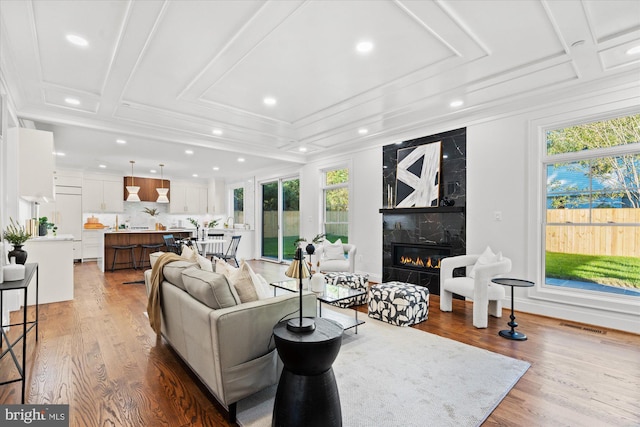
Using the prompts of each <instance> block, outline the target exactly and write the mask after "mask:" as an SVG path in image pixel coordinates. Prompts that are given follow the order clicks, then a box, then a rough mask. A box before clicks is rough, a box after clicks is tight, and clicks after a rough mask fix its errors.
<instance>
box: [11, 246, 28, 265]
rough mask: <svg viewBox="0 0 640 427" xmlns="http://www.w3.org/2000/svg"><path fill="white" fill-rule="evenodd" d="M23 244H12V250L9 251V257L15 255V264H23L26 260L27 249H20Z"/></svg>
mask: <svg viewBox="0 0 640 427" xmlns="http://www.w3.org/2000/svg"><path fill="white" fill-rule="evenodd" d="M22 246H23V245H13V250H11V251H9V254H8V256H9V259H11V257H15V259H16V264H23V265H24V263H25V262H27V251H25V250H24V249H22Z"/></svg>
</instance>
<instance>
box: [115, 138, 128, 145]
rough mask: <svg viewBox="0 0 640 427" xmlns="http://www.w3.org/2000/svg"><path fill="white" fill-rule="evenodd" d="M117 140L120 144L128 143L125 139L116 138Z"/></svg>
mask: <svg viewBox="0 0 640 427" xmlns="http://www.w3.org/2000/svg"><path fill="white" fill-rule="evenodd" d="M116 142H117V143H118V144H126V143H127V141H125V140H124V139H116Z"/></svg>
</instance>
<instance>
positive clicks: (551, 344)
mask: <svg viewBox="0 0 640 427" xmlns="http://www.w3.org/2000/svg"><path fill="white" fill-rule="evenodd" d="M251 264H252V266H253V267H254V270H255V271H256V272H259V273H262V274H263V275H264V276H265V278H266V279H267V280H269V281H275V280H279V279H284V278H285V276H284V271H285V267H283V266H282V265H278V264H271V263H264V262H257V261H252V262H251ZM74 271H75V299H74V300H73V301H68V302H62V303H54V304H45V305H42V306H41V307H40V337H39V341H38V342H37V343H36V342H35V340H34V335H33V332H32V333H31V334H30V335H29V337H28V341H27V342H28V348H27V353H28V355H27V402H28V403H38V404H48V403H49V404H53V403H65V404H70V409H71V425H72V426H78V427H89V426H91V427H92V426H100V427H103V426H104V427H106V426H154V427H155V426H171V427H181V426H228V425H229V424H228V423H227V421H226V419H225V417H226V413H225V412H224V411H223V410H222V409H221V407H220V406H219V405H218V404H217V403H215V402H214V401H213V398H212V397H211V396H210V395H209V394H208V392H207V391H206V390H205V389H204V388H203V387H202V386H201V385H200V384H199V382H198V381H197V380H196V379H195V378H194V376H193V375H192V374H191V373H190V372H189V370H188V368H186V366H185V365H183V364H182V363H181V362H180V361H179V359H178V357H177V356H176V355H175V353H173V351H172V350H171V349H170V348H169V347H168V346H167V344H166V343H165V342H163V341H162V340H156V337H155V335H154V333H153V332H152V330H151V328H150V327H149V324H148V319H147V317H146V316H145V315H144V312H145V310H146V295H145V289H144V285H124V284H122V282H126V281H132V280H138V279H141V278H142V273H141V272H140V271H133V270H126V271H119V272H115V273H105V274H104V275H103V274H102V273H100V272H99V271H98V269H97V267H96V264H95V263H91V262H90V263H83V264H76V265H75V267H74ZM430 304H431V307H430V311H429V319H428V320H427V321H426V322H423V323H422V324H420V325H419V326H418V327H417V328H418V329H420V330H423V331H426V332H429V333H433V334H437V335H440V336H443V337H447V338H451V339H454V340H456V341H460V342H463V343H466V344H470V345H473V346H476V347H480V348H484V349H487V350H489V351H493V352H496V353H500V354H504V355H507V356H511V357H515V358H518V359H523V360H526V361H528V362H530V363H531V368H530V369H529V370H528V371H527V373H525V375H524V376H523V377H522V378H521V379H520V381H518V383H517V384H516V385H515V387H514V388H513V389H512V390H511V392H510V393H509V394H508V395H507V396H506V397H505V398H504V400H503V401H502V402H501V403H500V405H498V407H497V408H496V409H495V410H494V411H493V413H492V414H491V415H490V416H489V418H488V419H487V421H486V422H485V423H484V425H485V426H638V425H640V406H639V405H640V404H639V402H640V336H639V335H633V334H629V333H623V332H619V331H613V330H606V329H602V328H599V327H593V328H592V327H588V326H587V325H581V324H577V323H575V322H567V321H563V320H559V319H553V318H547V317H541V316H535V315H530V314H526V313H516V316H517V322H518V323H519V324H520V328H519V329H521V330H522V332H525V333H526V334H527V335H528V337H529V340H528V341H525V342H512V341H508V340H506V339H503V338H501V337H499V336H498V335H497V334H498V331H499V330H501V329H505V328H506V322H507V321H508V313H507V311H506V310H505V313H504V316H503V317H502V318H501V319H495V318H490V319H489V327H488V328H487V329H476V328H474V327H473V326H472V324H471V319H472V311H471V307H472V306H471V304H470V303H465V302H462V301H458V300H455V301H454V311H453V312H452V313H442V312H440V310H439V309H438V304H439V301H438V297H437V296H431V300H430ZM361 310H362V311H363V312H365V313H366V307H364V306H363V307H362V308H361ZM365 320H368V321H373V320H371V319H368V318H366V319H365ZM360 331H361V332H360V333H366V324H365V325H364V326H362V327H361V329H360ZM15 332H16V329H15V328H14V329H13V330H12V331H11V334H14V333H15ZM347 333H352V332H347ZM13 374H15V371H14V370H12V363H11V360H10V357H5V358H4V359H3V360H2V361H1V362H0V381H2V380H4V379H7V378H10V377H12V375H13ZM362 381H363V382H366V378H363V379H362ZM433 386H434V387H437V386H438V385H437V384H434V385H433ZM380 399H384V396H380ZM17 403H20V384H19V383H15V384H11V385H4V386H1V387H0V404H17ZM428 418H429V414H425V425H429V423H428ZM347 427H348V426H347ZM372 427H373V426H372ZM376 427H377V426H376ZM385 427H386V426H385ZM391 427H392V426H391Z"/></svg>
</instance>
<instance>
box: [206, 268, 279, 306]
mask: <svg viewBox="0 0 640 427" xmlns="http://www.w3.org/2000/svg"><path fill="white" fill-rule="evenodd" d="M216 273H220V274H223V275H224V276H225V277H226V278H227V280H229V283H231V284H232V285H233V286H235V287H236V291H237V292H238V294H240V293H241V291H243V289H238V286H236V283H235V282H237V280H238V279H241V281H242V282H243V283H242V284H244V285H246V278H247V275H248V277H249V278H250V279H251V285H252V287H253V290H254V291H255V294H256V296H257V297H258V299H266V298H271V297H272V296H273V294H272V293H271V291H270V288H269V284H268V283H267V281H266V280H264V279H263V278H262V276H260V275H259V274H256V273H255V272H254V271H253V269H252V268H251V266H250V265H249V263H247V262H246V261H245V260H240V268H238V267H234V266H233V265H231V264H229V263H228V262H226V261H224V260H222V259H216ZM239 286H241V285H239ZM249 294H251V295H252V294H253V292H249ZM246 296H247V294H246V291H245V292H244V295H240V299H241V300H242V302H247V301H246V300H244V299H245V298H246Z"/></svg>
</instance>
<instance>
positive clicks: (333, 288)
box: [269, 280, 366, 334]
mask: <svg viewBox="0 0 640 427" xmlns="http://www.w3.org/2000/svg"><path fill="white" fill-rule="evenodd" d="M269 285H271V286H272V287H273V296H276V291H277V290H278V289H283V290H285V291H289V292H298V281H297V280H283V281H280V282H272V283H269ZM364 294H366V291H365V290H363V289H352V288H348V287H346V286H337V285H328V284H327V285H324V288H323V290H322V292H320V293H316V297H317V299H318V317H322V318H325V319H331V320H335V321H336V322H338V323H339V324H340V325H342V328H343V329H345V330H347V329H351V328H355V332H356V334H357V333H358V326H360V325H362V324H364V323H365V322H364V320H360V319H358V310H356V309H355V308H352V310H353V311H354V317H350V316H347V315H344V314H342V313H338V312H335V311H332V310H325V311H324V313H323V312H322V304H329V305H333V304H334V303H336V302H338V301H342V300H345V299H348V298H353V297H358V296H360V295H364Z"/></svg>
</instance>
